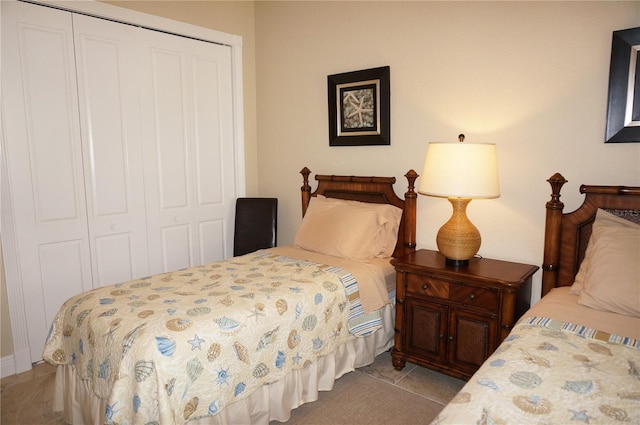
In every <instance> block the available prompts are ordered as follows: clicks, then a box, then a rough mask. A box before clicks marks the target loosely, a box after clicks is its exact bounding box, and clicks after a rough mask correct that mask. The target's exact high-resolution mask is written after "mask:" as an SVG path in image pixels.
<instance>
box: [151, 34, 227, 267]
mask: <svg viewBox="0 0 640 425" xmlns="http://www.w3.org/2000/svg"><path fill="white" fill-rule="evenodd" d="M140 32H141V36H140V38H139V39H140V40H141V45H142V46H143V52H141V54H140V57H141V58H142V60H143V61H144V62H145V63H144V64H143V65H142V67H141V69H142V70H144V72H146V74H144V76H143V78H142V79H141V82H142V84H141V102H142V108H141V109H142V111H143V114H146V115H145V116H144V117H143V120H142V122H143V141H144V160H145V166H144V169H145V184H146V186H145V194H146V199H147V218H148V227H147V231H148V234H149V263H150V272H151V273H159V272H164V271H171V270H177V269H181V268H184V267H188V266H191V265H198V264H204V263H207V262H212V261H216V260H220V259H223V258H226V257H227V256H230V253H231V252H232V246H233V243H232V235H233V216H234V215H233V209H234V205H235V198H236V194H235V170H234V152H233V146H234V143H233V137H234V135H233V118H232V115H233V104H232V93H231V49H230V48H229V47H228V46H221V45H217V44H212V43H206V42H202V41H198V40H193V39H187V38H182V37H174V36H170V35H167V34H163V33H159V32H154V31H148V30H143V29H141V30H140Z"/></svg>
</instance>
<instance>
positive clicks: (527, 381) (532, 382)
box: [509, 371, 542, 388]
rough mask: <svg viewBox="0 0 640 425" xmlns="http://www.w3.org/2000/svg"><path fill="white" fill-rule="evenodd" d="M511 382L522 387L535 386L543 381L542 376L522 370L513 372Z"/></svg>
mask: <svg viewBox="0 0 640 425" xmlns="http://www.w3.org/2000/svg"><path fill="white" fill-rule="evenodd" d="M509 382H511V383H512V384H513V385H516V386H518V387H520V388H535V387H537V386H538V385H540V384H541V383H542V378H540V377H539V376H538V375H536V374H535V373H531V372H523V371H520V372H516V373H514V374H512V375H511V376H510V377H509Z"/></svg>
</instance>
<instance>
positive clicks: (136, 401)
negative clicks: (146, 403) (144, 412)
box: [131, 394, 140, 413]
mask: <svg viewBox="0 0 640 425" xmlns="http://www.w3.org/2000/svg"><path fill="white" fill-rule="evenodd" d="M131 402H132V404H133V413H138V409H140V397H139V396H138V395H137V394H136V395H134V396H133V400H132V401H131Z"/></svg>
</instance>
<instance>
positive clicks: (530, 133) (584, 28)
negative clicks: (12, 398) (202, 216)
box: [255, 1, 640, 290]
mask: <svg viewBox="0 0 640 425" xmlns="http://www.w3.org/2000/svg"><path fill="white" fill-rule="evenodd" d="M255 8H256V12H255V14H256V66H257V69H256V78H257V88H258V92H257V105H258V106H257V111H258V134H259V135H260V140H259V156H258V165H259V168H258V181H259V192H260V194H261V195H263V196H267V195H268V196H277V197H278V198H279V199H280V210H279V211H280V216H279V232H280V235H279V242H280V243H283V244H285V243H290V242H291V241H292V240H293V237H294V234H295V230H296V228H297V226H298V224H299V222H300V219H301V218H300V199H299V187H300V185H301V179H300V177H299V175H298V174H297V173H298V171H299V170H300V169H301V168H302V167H303V166H307V167H309V168H310V169H311V170H312V171H314V172H318V173H322V174H363V175H390V176H396V177H397V178H398V181H399V184H398V192H400V193H404V191H405V187H406V186H405V179H404V177H402V176H403V175H404V173H405V172H406V171H407V170H409V169H410V168H413V169H415V170H416V171H417V172H418V173H421V171H422V170H421V168H422V165H423V159H424V154H425V152H426V146H427V142H429V141H456V140H457V135H458V134H459V133H461V132H462V133H465V134H466V135H467V140H468V141H476V142H494V143H496V144H497V150H498V161H499V173H500V184H501V197H500V198H499V199H495V200H478V201H473V202H471V204H470V205H469V208H468V215H469V217H470V218H471V220H472V221H473V222H474V223H475V224H476V226H477V227H478V228H479V229H480V232H481V233H482V238H483V243H482V247H481V249H480V254H481V255H483V256H487V257H495V258H500V259H506V260H514V261H523V262H528V263H531V264H536V265H540V264H541V263H542V244H543V232H544V215H545V209H544V204H545V202H546V201H547V200H548V198H549V193H550V188H549V186H548V184H547V183H546V181H545V180H546V179H547V178H549V177H550V176H551V175H552V174H553V173H554V172H557V171H559V172H561V173H562V174H563V175H564V176H565V177H566V178H567V179H568V180H569V183H568V184H567V185H565V188H564V190H563V193H564V195H563V197H562V199H563V200H564V201H565V204H566V205H567V209H573V208H575V207H577V205H578V203H579V202H581V197H580V195H579V194H578V187H579V185H580V184H581V183H593V184H626V185H639V184H640V144H638V143H632V144H605V143H604V140H603V137H604V136H603V135H604V129H605V115H606V107H607V106H606V104H607V87H608V74H609V59H610V52H611V32H612V31H614V30H618V29H623V28H630V27H637V26H640V2H638V1H635V2H631V1H623V2H610V1H605V2H591V1H589V2H490V1H487V2H485V1H483V2H475V1H472V2H431V1H429V2H333V1H329V2H262V1H260V2H256V6H255ZM384 65H389V66H390V67H391V145H390V146H371V147H329V145H328V135H327V133H328V130H327V126H328V125H327V82H326V79H327V75H330V74H334V73H341V72H348V71H354V70H360V69H366V68H371V67H377V66H384ZM450 215H451V207H450V205H449V203H448V202H446V201H445V200H443V199H439V198H429V197H425V196H422V195H420V196H419V199H418V234H417V240H418V247H419V248H435V235H436V232H437V230H438V229H439V227H440V226H441V225H442V224H443V223H444V222H445V221H446V220H447V219H448V218H449V216H450ZM535 279H536V280H535V281H534V283H535V285H536V286H539V284H540V273H537V275H536V277H535ZM536 290H538V289H536Z"/></svg>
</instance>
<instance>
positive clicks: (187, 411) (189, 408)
mask: <svg viewBox="0 0 640 425" xmlns="http://www.w3.org/2000/svg"><path fill="white" fill-rule="evenodd" d="M199 402H200V399H199V398H198V397H194V398H192V399H191V400H189V401H188V402H187V404H186V405H185V406H184V414H183V415H182V416H183V417H184V419H185V420H187V419H189V416H191V415H193V413H194V412H195V411H196V409H197V408H198V403H199Z"/></svg>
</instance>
